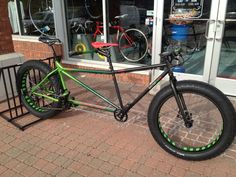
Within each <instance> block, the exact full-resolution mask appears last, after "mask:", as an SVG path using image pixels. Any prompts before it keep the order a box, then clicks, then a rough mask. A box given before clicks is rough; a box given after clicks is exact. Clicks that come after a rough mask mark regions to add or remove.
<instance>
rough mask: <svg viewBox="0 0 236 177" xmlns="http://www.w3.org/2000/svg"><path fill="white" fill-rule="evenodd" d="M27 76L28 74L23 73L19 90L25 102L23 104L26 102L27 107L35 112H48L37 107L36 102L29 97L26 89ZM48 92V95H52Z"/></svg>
mask: <svg viewBox="0 0 236 177" xmlns="http://www.w3.org/2000/svg"><path fill="white" fill-rule="evenodd" d="M27 75H28V73H27V72H26V73H24V75H23V77H22V83H21V90H22V96H23V99H24V100H25V102H27V104H28V106H30V107H31V108H33V109H34V110H35V111H37V112H46V111H48V109H44V108H43V107H41V106H40V105H38V104H37V101H35V100H34V99H33V98H32V97H31V96H29V94H28V92H29V91H30V90H28V89H27V84H26V80H27ZM48 91H49V93H50V92H51V93H52V91H50V90H48Z"/></svg>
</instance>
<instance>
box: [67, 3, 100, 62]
mask: <svg viewBox="0 0 236 177" xmlns="http://www.w3.org/2000/svg"><path fill="white" fill-rule="evenodd" d="M65 11H66V22H67V34H68V44H69V52H70V53H73V55H71V57H73V58H76V59H88V60H97V61H104V59H105V58H104V57H103V56H100V55H98V54H97V53H96V52H95V50H94V48H93V47H92V46H91V43H92V42H93V41H103V39H104V37H103V26H102V24H100V23H99V22H101V21H102V0H65Z"/></svg>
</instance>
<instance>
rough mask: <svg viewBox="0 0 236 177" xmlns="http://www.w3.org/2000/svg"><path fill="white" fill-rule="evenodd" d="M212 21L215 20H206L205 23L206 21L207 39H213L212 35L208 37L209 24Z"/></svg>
mask: <svg viewBox="0 0 236 177" xmlns="http://www.w3.org/2000/svg"><path fill="white" fill-rule="evenodd" d="M212 23H215V20H207V23H206V31H205V38H206V39H207V40H213V39H214V38H213V37H209V36H208V32H209V26H210V24H212Z"/></svg>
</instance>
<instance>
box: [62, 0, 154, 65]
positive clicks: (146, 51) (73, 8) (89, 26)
mask: <svg viewBox="0 0 236 177" xmlns="http://www.w3.org/2000/svg"><path fill="white" fill-rule="evenodd" d="M109 2H110V3H109V4H108V7H109V8H108V12H107V15H108V16H109V29H108V31H109V35H108V40H109V42H113V43H117V44H118V45H119V47H112V48H111V50H110V51H111V55H112V61H113V62H118V63H129V64H150V63H151V43H152V25H153V6H154V1H152V2H149V1H148V2H145V1H141V0H140V1H135V2H134V1H119V0H118V1H116V2H115V3H111V1H109ZM65 5H66V6H65V10H66V16H67V29H68V30H67V32H68V43H69V52H70V54H71V53H73V56H72V55H71V57H73V58H78V59H89V60H97V61H105V58H104V57H103V56H101V55H98V54H97V53H96V52H95V51H94V49H93V47H92V46H91V43H92V42H93V41H104V33H103V31H104V29H103V28H104V26H103V18H102V14H103V12H102V0H76V1H75V0H65ZM75 52H76V53H75Z"/></svg>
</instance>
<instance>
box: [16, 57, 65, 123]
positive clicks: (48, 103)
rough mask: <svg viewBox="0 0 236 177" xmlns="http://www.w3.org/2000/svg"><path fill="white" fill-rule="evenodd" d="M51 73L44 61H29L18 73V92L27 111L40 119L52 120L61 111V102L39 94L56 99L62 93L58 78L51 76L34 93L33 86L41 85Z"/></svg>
mask: <svg viewBox="0 0 236 177" xmlns="http://www.w3.org/2000/svg"><path fill="white" fill-rule="evenodd" d="M50 71H51V68H50V67H49V65H48V64H46V63H44V62H42V61H35V60H31V61H27V62H25V63H24V64H23V65H22V66H21V67H20V68H19V70H18V72H17V83H16V84H17V90H18V93H19V95H20V97H21V101H22V103H23V105H24V106H25V107H26V109H27V110H28V111H29V112H30V113H31V114H33V115H35V116H37V117H39V118H43V119H46V118H50V117H52V116H54V115H55V114H57V113H58V112H59V110H60V104H59V102H54V101H52V100H50V99H46V98H45V97H42V96H40V95H39V94H42V95H46V96H50V97H53V98H56V97H57V96H58V95H59V92H60V85H59V82H58V78H57V76H51V77H49V78H48V79H46V80H45V81H44V83H43V84H42V85H41V86H40V87H39V88H38V89H36V91H35V92H34V93H33V92H32V88H33V86H35V85H37V84H38V83H40V82H41V81H42V80H43V78H44V77H45V76H46V75H47V74H48V73H49V72H50ZM35 93H37V94H35Z"/></svg>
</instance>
